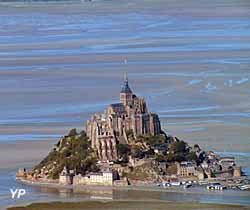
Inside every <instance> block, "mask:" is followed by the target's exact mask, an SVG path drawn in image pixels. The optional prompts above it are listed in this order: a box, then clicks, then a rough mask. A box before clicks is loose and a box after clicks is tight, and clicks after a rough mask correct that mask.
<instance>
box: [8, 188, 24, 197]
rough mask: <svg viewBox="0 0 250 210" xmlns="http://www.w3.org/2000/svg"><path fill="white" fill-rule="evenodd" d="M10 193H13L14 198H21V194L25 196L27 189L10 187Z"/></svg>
mask: <svg viewBox="0 0 250 210" xmlns="http://www.w3.org/2000/svg"><path fill="white" fill-rule="evenodd" d="M10 193H11V197H12V199H15V198H17V199H19V198H21V196H24V195H25V194H26V190H25V189H15V190H14V189H10Z"/></svg>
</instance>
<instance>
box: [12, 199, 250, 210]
mask: <svg viewBox="0 0 250 210" xmlns="http://www.w3.org/2000/svg"><path fill="white" fill-rule="evenodd" d="M37 209H39V210H56V209H60V210H69V209H72V210H80V209H81V210H85V209H88V210H89V209H90V210H97V209H100V210H101V209H105V210H113V209H114V210H115V209H116V210H117V209H120V210H170V209H176V210H194V209H197V210H210V209H213V210H223V209H224V210H241V209H242V210H243V209H250V208H249V207H243V206H237V205H215V204H198V203H188V202H163V201H85V202H75V203H73V202H72V203H66V202H65V203H60V202H53V203H37V204H30V205H28V206H26V207H12V208H9V210H37Z"/></svg>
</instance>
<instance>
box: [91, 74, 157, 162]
mask: <svg viewBox="0 0 250 210" xmlns="http://www.w3.org/2000/svg"><path fill="white" fill-rule="evenodd" d="M86 132H87V136H88V137H89V138H90V140H91V146H92V148H93V149H95V150H96V151H97V153H98V158H99V160H101V161H102V162H106V161H112V160H116V159H117V151H116V144H117V143H122V144H126V143H128V136H127V135H128V132H131V133H132V134H133V136H134V137H136V136H138V135H153V136H154V135H158V134H160V133H161V124H160V120H159V117H158V115H157V114H155V113H151V112H148V110H147V105H146V102H145V100H144V99H143V98H139V97H137V96H136V95H135V94H133V92H132V90H131V89H130V87H129V84H128V79H127V76H125V78H124V84H123V87H122V89H121V92H120V103H115V104H110V105H109V106H108V107H107V109H106V110H105V111H104V113H103V114H94V115H93V116H92V117H91V119H90V120H88V121H87V124H86Z"/></svg>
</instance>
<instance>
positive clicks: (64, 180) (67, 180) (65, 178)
mask: <svg viewBox="0 0 250 210" xmlns="http://www.w3.org/2000/svg"><path fill="white" fill-rule="evenodd" d="M72 183H73V175H72V174H70V172H69V171H68V170H67V168H66V167H64V168H63V170H62V172H61V173H60V175H59V184H63V185H71V184H72Z"/></svg>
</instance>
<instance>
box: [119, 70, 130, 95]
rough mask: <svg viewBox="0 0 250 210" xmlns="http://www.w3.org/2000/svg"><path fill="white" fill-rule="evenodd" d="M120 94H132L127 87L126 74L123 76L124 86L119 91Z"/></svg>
mask: <svg viewBox="0 0 250 210" xmlns="http://www.w3.org/2000/svg"><path fill="white" fill-rule="evenodd" d="M121 93H132V91H131V89H130V87H129V85H128V76H127V73H125V74H124V84H123V87H122V90H121Z"/></svg>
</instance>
